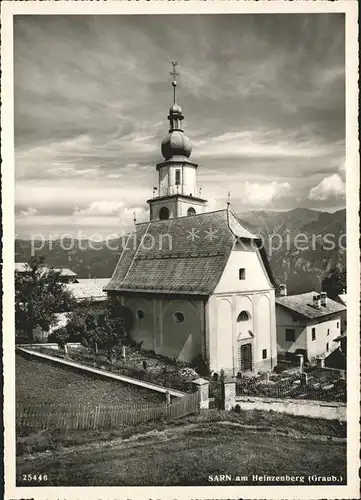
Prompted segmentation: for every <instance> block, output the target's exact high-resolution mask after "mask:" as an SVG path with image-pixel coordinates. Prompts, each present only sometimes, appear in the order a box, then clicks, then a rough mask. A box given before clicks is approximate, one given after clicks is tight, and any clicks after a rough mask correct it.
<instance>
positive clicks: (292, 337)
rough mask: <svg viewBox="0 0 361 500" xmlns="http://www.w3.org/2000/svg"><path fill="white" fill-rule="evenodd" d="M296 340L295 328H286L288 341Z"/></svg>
mask: <svg viewBox="0 0 361 500" xmlns="http://www.w3.org/2000/svg"><path fill="white" fill-rule="evenodd" d="M294 341H295V329H294V328H286V342H294Z"/></svg>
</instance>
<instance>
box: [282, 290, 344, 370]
mask: <svg viewBox="0 0 361 500" xmlns="http://www.w3.org/2000/svg"><path fill="white" fill-rule="evenodd" d="M345 310H346V306H344V305H342V304H339V303H338V302H336V301H334V300H331V299H330V298H328V297H327V295H326V294H325V293H322V294H321V295H320V294H318V293H317V292H308V293H303V294H299V295H288V296H287V295H286V296H281V297H277V298H276V323H277V349H278V351H279V352H280V353H284V352H288V353H295V354H297V353H302V354H304V355H305V356H306V358H307V359H308V360H311V359H312V358H317V357H319V356H325V355H327V354H328V353H330V352H331V351H333V350H334V349H335V344H334V339H335V338H336V337H338V336H339V335H340V333H341V314H342V313H343V312H344V311H345Z"/></svg>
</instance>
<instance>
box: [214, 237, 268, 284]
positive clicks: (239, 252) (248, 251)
mask: <svg viewBox="0 0 361 500" xmlns="http://www.w3.org/2000/svg"><path fill="white" fill-rule="evenodd" d="M241 269H244V276H243V275H242V276H240V272H241V273H242V271H240V270H241ZM240 277H241V279H240ZM271 288H272V285H271V283H270V280H269V278H268V275H267V273H266V271H265V269H264V266H263V263H262V260H261V257H260V255H259V252H258V250H257V249H256V248H253V247H252V246H251V244H250V243H247V242H245V243H243V242H241V243H237V244H236V245H235V247H234V249H233V250H232V252H231V254H230V256H229V259H228V262H227V264H226V267H225V269H224V272H223V274H222V277H221V279H220V280H219V282H218V285H217V287H216V289H215V291H214V293H230V292H248V291H254V290H269V289H271Z"/></svg>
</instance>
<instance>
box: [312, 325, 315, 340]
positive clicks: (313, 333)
mask: <svg viewBox="0 0 361 500" xmlns="http://www.w3.org/2000/svg"><path fill="white" fill-rule="evenodd" d="M312 340H316V328H312Z"/></svg>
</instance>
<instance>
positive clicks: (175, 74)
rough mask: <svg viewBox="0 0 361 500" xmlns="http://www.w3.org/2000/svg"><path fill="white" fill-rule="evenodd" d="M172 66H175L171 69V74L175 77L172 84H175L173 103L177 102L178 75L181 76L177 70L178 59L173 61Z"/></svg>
mask: <svg viewBox="0 0 361 500" xmlns="http://www.w3.org/2000/svg"><path fill="white" fill-rule="evenodd" d="M171 63H172V66H173V71H171V72H170V73H169V74H170V75H171V76H172V77H173V81H172V85H173V104H175V88H176V86H177V76H179V73H177V71H176V66H178V63H177V62H176V61H171Z"/></svg>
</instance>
